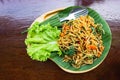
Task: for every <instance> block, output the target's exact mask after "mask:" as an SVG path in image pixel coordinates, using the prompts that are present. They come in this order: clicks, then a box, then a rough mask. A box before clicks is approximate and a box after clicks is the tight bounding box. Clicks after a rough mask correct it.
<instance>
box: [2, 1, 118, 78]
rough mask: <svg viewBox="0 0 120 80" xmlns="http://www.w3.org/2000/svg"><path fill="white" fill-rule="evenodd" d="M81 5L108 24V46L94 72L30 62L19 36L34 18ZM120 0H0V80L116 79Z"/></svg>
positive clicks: (51, 63)
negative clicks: (91, 10) (109, 46)
mask: <svg viewBox="0 0 120 80" xmlns="http://www.w3.org/2000/svg"><path fill="white" fill-rule="evenodd" d="M72 5H84V6H88V7H91V8H93V9H95V10H96V11H97V12H99V13H100V14H101V15H102V16H103V17H104V18H105V19H106V20H107V22H108V24H109V25H110V28H111V31H112V45H111V49H110V51H109V54H108V56H107V58H106V59H105V60H104V62H103V63H102V64H101V65H100V66H98V67H97V68H96V69H94V70H92V71H90V72H87V73H83V74H70V73H67V72H64V71H63V70H61V69H60V68H59V67H58V66H57V65H56V64H55V63H53V62H52V61H50V60H48V61H46V62H38V61H33V60H31V59H30V57H29V56H28V55H27V53H26V46H25V44H24V39H25V38H26V34H21V32H22V31H24V30H25V29H27V28H28V27H29V26H30V24H31V23H32V22H33V21H34V19H36V18H37V17H38V16H40V15H41V14H43V13H44V12H47V11H49V10H52V9H56V8H60V7H67V6H72ZM119 75H120V0H0V80H120V76H119Z"/></svg>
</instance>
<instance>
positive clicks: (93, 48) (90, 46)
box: [89, 45, 97, 50]
mask: <svg viewBox="0 0 120 80" xmlns="http://www.w3.org/2000/svg"><path fill="white" fill-rule="evenodd" d="M89 49H92V50H96V49H97V47H96V46H95V45H89Z"/></svg>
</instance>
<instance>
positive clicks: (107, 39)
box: [33, 6, 112, 73]
mask: <svg viewBox="0 0 120 80" xmlns="http://www.w3.org/2000/svg"><path fill="white" fill-rule="evenodd" d="M76 7H80V6H72V7H68V8H65V9H63V10H61V11H59V12H58V13H57V14H55V15H53V16H52V17H50V18H48V19H46V20H44V21H43V22H41V24H47V23H50V24H51V25H52V26H58V27H59V29H61V25H62V23H61V22H60V21H59V18H62V17H65V16H67V15H68V14H69V13H70V11H71V10H72V9H73V8H76ZM87 9H88V11H89V13H88V15H90V16H91V17H93V18H94V20H95V23H101V24H102V25H103V29H104V31H105V34H103V36H102V40H103V45H104V46H105V49H104V51H103V53H102V55H101V56H100V58H98V59H96V60H95V61H94V63H93V64H90V65H83V66H81V67H80V68H78V69H76V68H74V67H72V66H71V65H70V64H69V63H67V62H63V57H62V56H58V55H57V54H55V53H52V54H51V57H50V59H51V60H52V61H53V62H55V63H56V64H57V65H58V66H59V67H60V68H61V69H63V70H64V71H66V72H69V73H84V72H88V71H90V70H92V69H94V68H96V67H97V66H98V65H100V64H101V63H102V62H103V60H104V59H105V58H106V56H107V54H108V52H109V49H110V46H111V41H112V34H111V30H110V28H109V25H108V24H107V22H106V21H105V20H104V19H103V18H102V17H101V16H100V15H99V14H98V13H97V12H96V11H95V10H93V9H91V8H87ZM38 20H39V19H38ZM33 24H34V22H33Z"/></svg>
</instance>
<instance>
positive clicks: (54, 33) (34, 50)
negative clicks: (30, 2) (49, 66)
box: [25, 22, 62, 61]
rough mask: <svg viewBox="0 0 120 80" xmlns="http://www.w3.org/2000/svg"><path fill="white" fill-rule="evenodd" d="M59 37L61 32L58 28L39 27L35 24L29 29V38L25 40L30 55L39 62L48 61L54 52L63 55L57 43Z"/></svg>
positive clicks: (49, 26) (47, 25)
mask: <svg viewBox="0 0 120 80" xmlns="http://www.w3.org/2000/svg"><path fill="white" fill-rule="evenodd" d="M59 35H60V30H58V29H57V27H52V26H51V25H50V24H46V25H39V23H38V22H35V23H34V24H33V25H32V27H30V28H29V29H28V36H27V39H25V44H26V45H27V53H28V55H29V56H30V57H31V58H32V59H33V60H38V61H46V60H47V59H48V58H50V55H51V53H52V52H53V51H56V53H57V54H58V55H61V54H62V52H61V50H60V49H59V46H58V43H57V40H58V38H59Z"/></svg>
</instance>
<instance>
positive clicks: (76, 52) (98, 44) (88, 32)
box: [58, 15, 104, 68]
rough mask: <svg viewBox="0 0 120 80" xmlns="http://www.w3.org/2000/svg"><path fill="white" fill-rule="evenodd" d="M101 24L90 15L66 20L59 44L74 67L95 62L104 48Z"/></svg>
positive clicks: (66, 58)
mask: <svg viewBox="0 0 120 80" xmlns="http://www.w3.org/2000/svg"><path fill="white" fill-rule="evenodd" d="M103 33H104V31H103V29H102V25H101V24H98V23H97V24H95V22H94V19H93V18H92V17H90V16H88V15H87V16H80V17H79V18H77V19H75V20H70V21H68V22H65V23H64V24H63V26H62V31H61V34H60V38H59V40H58V44H59V47H60V49H61V50H62V52H63V53H64V54H65V55H64V61H65V62H69V63H70V64H71V65H72V66H73V67H75V68H80V66H81V65H83V64H93V61H94V59H96V58H99V57H100V56H101V54H102V52H103V50H104V46H103V41H102V34H103Z"/></svg>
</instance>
